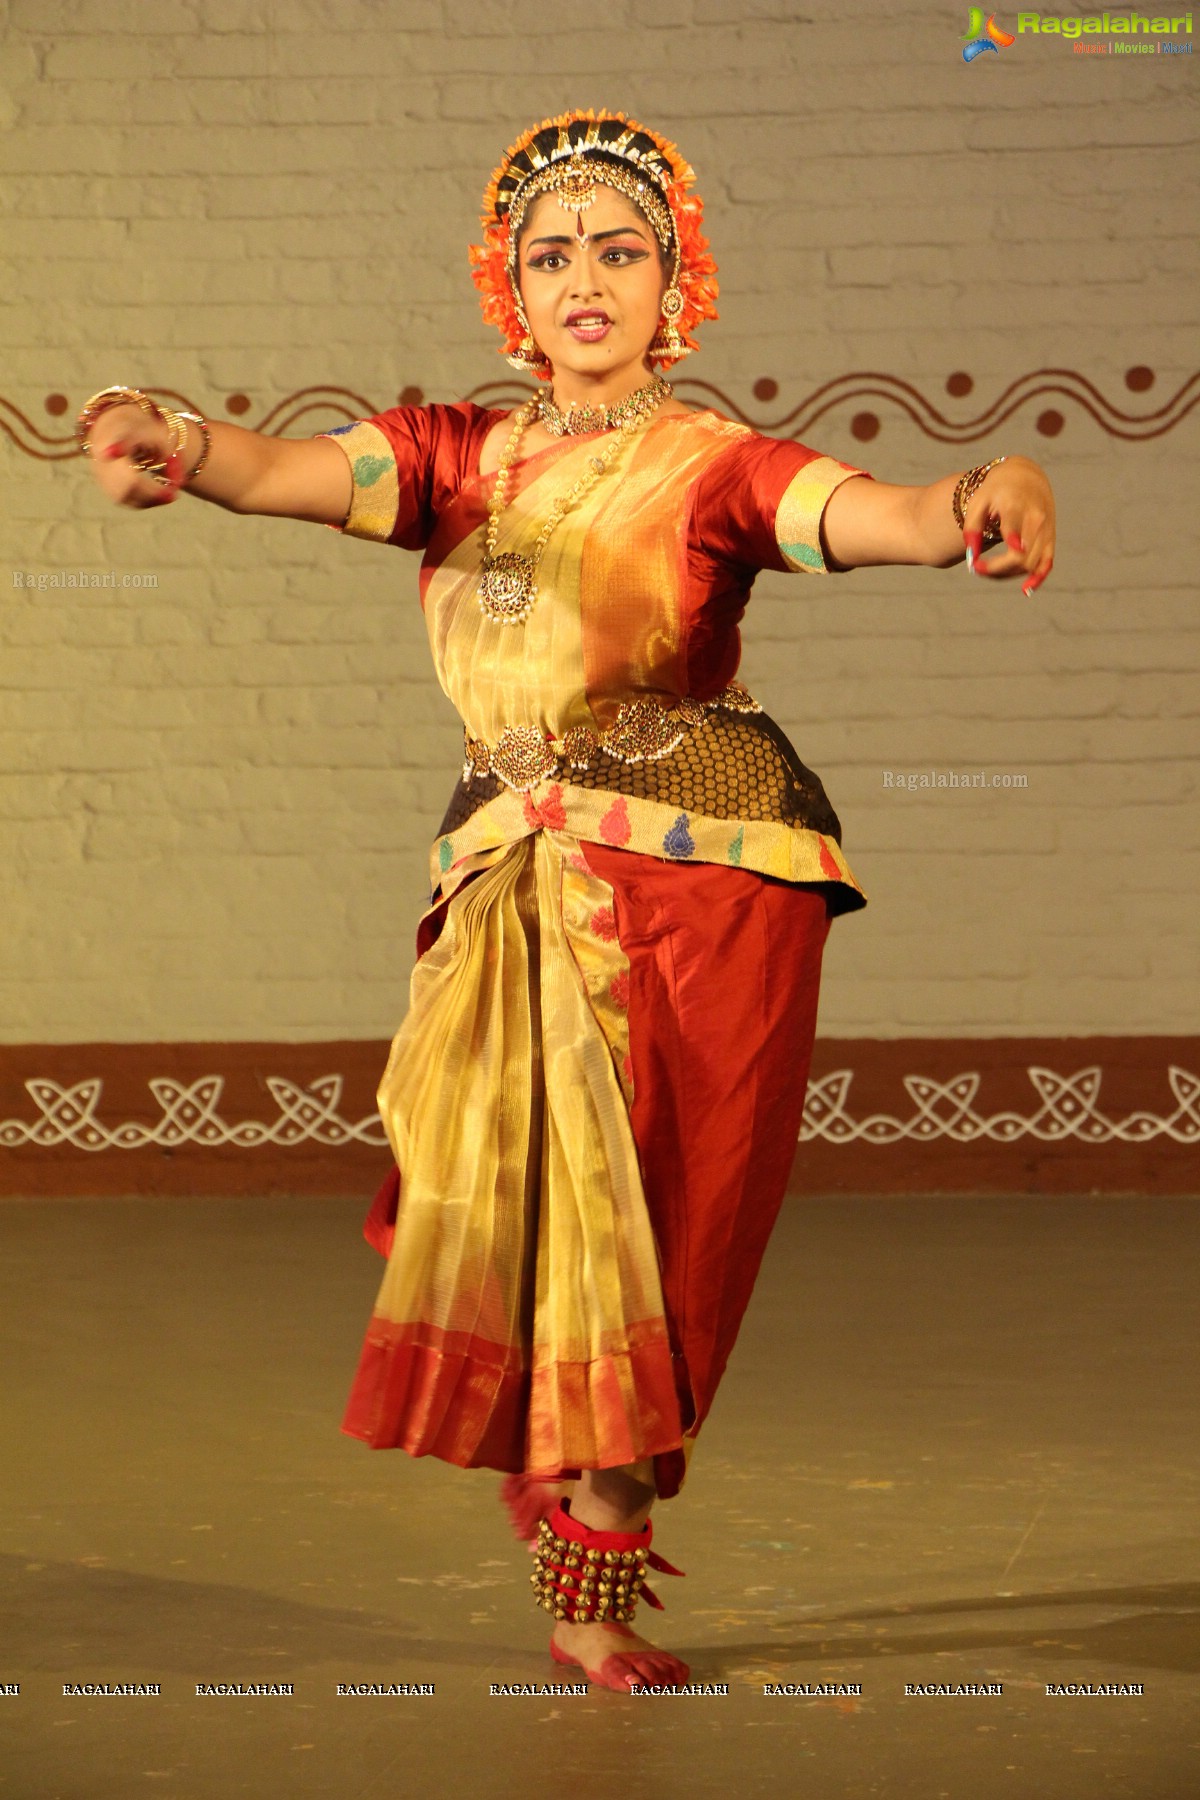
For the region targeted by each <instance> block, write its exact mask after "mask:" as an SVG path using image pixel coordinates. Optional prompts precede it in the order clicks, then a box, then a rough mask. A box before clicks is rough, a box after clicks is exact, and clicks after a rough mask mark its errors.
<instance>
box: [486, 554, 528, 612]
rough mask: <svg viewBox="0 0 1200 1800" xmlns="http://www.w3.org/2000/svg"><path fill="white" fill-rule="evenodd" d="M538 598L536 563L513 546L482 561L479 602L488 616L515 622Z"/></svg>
mask: <svg viewBox="0 0 1200 1800" xmlns="http://www.w3.org/2000/svg"><path fill="white" fill-rule="evenodd" d="M536 599H537V565H536V564H535V563H533V562H531V561H530V559H529V557H527V556H520V555H519V554H518V553H517V551H515V550H502V551H501V552H500V555H499V556H493V557H492V558H491V559H490V560H489V561H487V562H485V563H484V565H483V576H482V579H481V580H480V583H479V604H480V606H481V607H482V608H483V610H484V612H485V613H486V614H487V616H488V618H489V619H497V620H498V621H499V622H500V623H501V624H502V625H518V624H520V622H521V620H522V619H525V618H528V616H529V614H530V613H531V612H532V611H533V603H534V601H535V600H536Z"/></svg>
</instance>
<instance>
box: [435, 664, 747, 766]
mask: <svg viewBox="0 0 1200 1800" xmlns="http://www.w3.org/2000/svg"><path fill="white" fill-rule="evenodd" d="M718 709H720V710H722V711H724V712H734V713H757V712H761V711H762V707H761V706H760V705H759V704H758V701H757V700H754V699H752V698H751V696H750V694H749V693H748V692H747V690H746V689H745V688H744V687H743V686H742V684H741V682H740V681H731V682H730V684H729V686H728V687H727V688H723V689H722V690H721V692H720V693H719V694H715V695H714V696H713V698H712V699H711V700H693V699H691V698H690V697H689V698H687V699H685V700H679V701H677V702H676V704H675V705H674V706H664V705H663V703H662V701H661V700H655V699H653V698H652V697H650V696H649V695H643V696H642V697H641V698H640V699H637V700H624V701H622V703H621V706H620V708H619V710H618V712H617V716H616V718H615V719H614V720H613V722H612V724H611V725H609V726H608V727H607V728H606V729H605V730H604V731H593V730H592V729H591V727H590V726H588V725H573V726H572V727H571V729H570V731H568V732H566V733H565V734H564V735H563V736H562V737H560V738H555V737H547V736H546V734H545V733H544V732H541V731H539V730H538V729H537V727H536V725H507V726H505V728H504V730H503V731H502V732H501V733H500V736H499V738H498V739H497V741H496V743H494V744H489V743H486V742H485V741H484V739H482V738H473V737H472V736H471V734H470V732H469V731H466V730H464V732H463V739H464V742H465V744H466V750H467V758H466V761H465V762H464V763H463V774H462V778H463V780H464V781H465V782H467V783H470V781H471V779H472V777H473V776H475V775H495V776H496V777H497V778H498V779H499V780H500V781H502V782H504V784H505V786H506V787H510V788H514V789H515V790H516V792H517V793H519V794H520V793H525V792H527V791H528V790H529V789H530V788H531V787H534V786H536V784H537V783H538V782H539V781H547V780H548V779H549V778H550V777H551V776H552V775H555V774H558V773H560V772H561V771H562V770H564V769H566V768H571V769H586V768H587V767H588V766H589V765H590V764H591V763H593V762H594V761H595V760H596V758H597V757H598V756H601V755H603V756H613V757H616V758H617V760H618V761H619V762H625V763H639V762H657V761H658V759H659V758H660V757H662V756H669V755H670V754H671V751H672V750H674V749H675V748H676V747H677V746H678V745H679V744H681V743H682V742H683V739H684V738H685V737H686V736H687V735H688V733H689V732H692V731H695V730H697V729H698V728H699V727H700V726H701V725H703V724H704V722H705V720H706V719H707V718H708V715H709V714H710V713H711V712H716V711H717V710H718Z"/></svg>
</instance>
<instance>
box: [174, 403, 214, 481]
mask: <svg viewBox="0 0 1200 1800" xmlns="http://www.w3.org/2000/svg"><path fill="white" fill-rule="evenodd" d="M175 416H176V418H178V419H183V420H184V421H185V424H184V442H185V443H186V441H187V425H188V423H191V424H192V425H198V426H199V427H200V435H201V437H202V438H203V439H204V443H203V446H202V448H201V451H200V456H199V459H198V461H197V463H196V466H195V468H194V469H192V470H190V471H189V473H188V474H186V475H185V476H184V477H183V481H181V482H180V484H179V485H180V487H182V486H183V485H184V483H185V482H188V481H194V480H195V478H196V476H197V475H198V474H199V473H200V471H201V469H202V468H203V467H204V465H205V463H206V462H207V461H208V459H209V456H210V455H211V454H212V432H211V431H210V430H209V429H208V420H207V419H202V418H201V417H200V414H199V413H194V412H181V413H176V415H175ZM180 448H181V449H182V445H181V446H180Z"/></svg>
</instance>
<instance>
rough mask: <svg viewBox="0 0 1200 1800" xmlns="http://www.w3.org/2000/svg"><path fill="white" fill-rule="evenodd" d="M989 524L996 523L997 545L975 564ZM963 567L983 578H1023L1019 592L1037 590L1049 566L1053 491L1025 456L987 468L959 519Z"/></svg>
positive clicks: (1052, 520) (1052, 554) (1051, 558)
mask: <svg viewBox="0 0 1200 1800" xmlns="http://www.w3.org/2000/svg"><path fill="white" fill-rule="evenodd" d="M989 520H996V521H998V522H999V525H1000V529H1001V531H1002V532H1003V534H1004V545H1003V547H1001V546H999V545H997V546H996V547H995V548H994V549H992V550H989V551H988V554H987V556H986V557H985V558H983V559H982V560H980V550H981V547H982V544H983V534H984V531H985V529H986V527H987V524H988V521H989ZM963 543H964V545H965V546H966V549H967V566H968V568H973V571H974V573H975V574H976V575H982V576H986V577H987V578H988V580H990V581H991V580H1004V579H1005V578H1008V577H1012V576H1014V575H1024V576H1025V577H1026V580H1025V581H1024V582H1022V584H1021V592H1022V593H1023V594H1026V595H1028V594H1032V593H1033V592H1034V590H1035V589H1036V588H1039V587H1041V585H1042V583H1043V581H1045V579H1046V577H1047V575H1049V573H1050V571H1051V569H1052V568H1053V567H1054V493H1053V491H1052V489H1051V487H1050V482H1049V480H1048V479H1047V476H1046V471H1045V470H1044V469H1043V468H1041V467H1039V465H1038V464H1037V463H1035V462H1031V461H1030V459H1029V458H1028V457H1027V456H1008V457H1005V459H1004V461H1003V462H1002V463H1000V464H998V465H997V467H996V468H994V469H992V470H991V471H990V472H989V473H988V474H987V475H986V476H985V477H984V479H983V481H982V482H981V483H980V486H979V487H978V488H977V490H976V491H975V493H974V494H972V496H971V498H970V500H969V502H968V503H967V509H966V512H965V513H964V515H963Z"/></svg>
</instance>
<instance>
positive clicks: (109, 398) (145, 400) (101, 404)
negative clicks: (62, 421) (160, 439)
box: [75, 387, 163, 456]
mask: <svg viewBox="0 0 1200 1800" xmlns="http://www.w3.org/2000/svg"><path fill="white" fill-rule="evenodd" d="M125 405H129V406H136V407H138V408H139V409H140V410H141V411H142V412H144V413H147V414H149V415H151V416H153V417H154V418H157V419H161V418H162V417H163V409H162V407H161V406H159V405H157V404H156V403H155V402H154V401H153V400H151V398H150V396H149V394H143V392H142V390H141V388H131V387H106V388H101V389H100V392H99V393H98V394H93V395H92V397H91V399H90V400H85V401H84V403H83V407H82V409H81V410H80V414H79V417H78V418H77V419H76V421H75V436H76V437H77V438H78V439H79V447H80V449H81V450H82V451H83V454H84V455H85V456H90V455H91V454H92V446H91V441H90V439H89V437H88V433H89V432H90V431H91V429H92V426H93V425H94V424H95V423H96V420H97V419H98V418H99V417H100V414H101V413H102V412H105V411H107V409H108V408H109V407H110V406H125Z"/></svg>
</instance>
